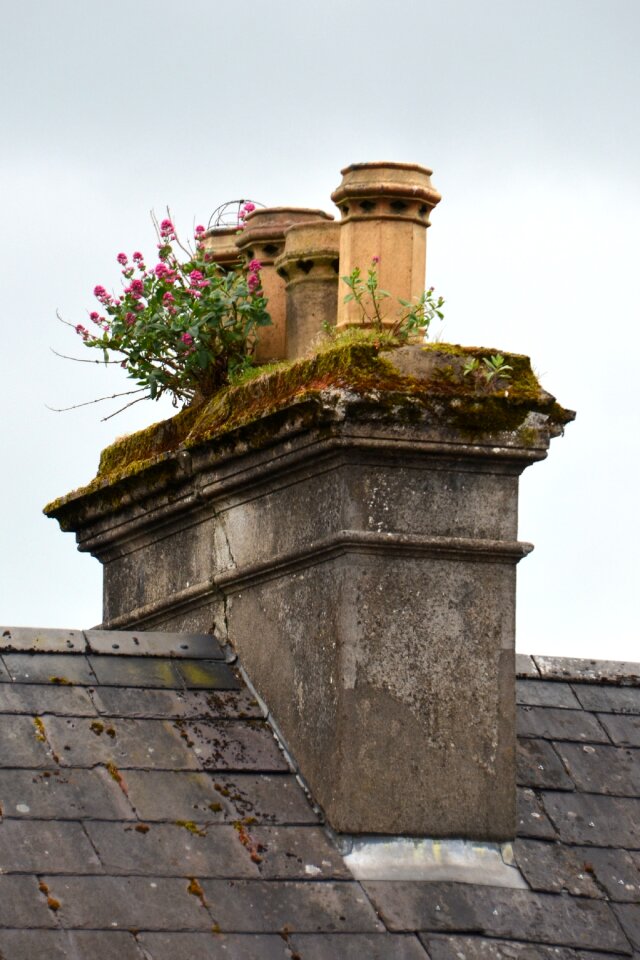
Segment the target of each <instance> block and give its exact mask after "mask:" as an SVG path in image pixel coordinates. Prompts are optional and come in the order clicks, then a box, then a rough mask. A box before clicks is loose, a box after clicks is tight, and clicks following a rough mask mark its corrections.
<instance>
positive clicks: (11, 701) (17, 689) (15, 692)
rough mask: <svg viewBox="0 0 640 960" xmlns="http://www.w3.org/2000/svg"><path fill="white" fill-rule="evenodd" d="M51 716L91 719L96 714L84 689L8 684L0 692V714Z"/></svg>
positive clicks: (62, 686) (54, 685)
mask: <svg viewBox="0 0 640 960" xmlns="http://www.w3.org/2000/svg"><path fill="white" fill-rule="evenodd" d="M2 713H28V714H30V715H31V716H34V715H36V714H40V713H55V714H59V715H60V716H73V717H95V716H96V715H97V710H96V708H95V707H94V705H93V702H92V700H91V697H90V696H89V693H88V691H87V689H86V688H85V687H68V686H65V685H61V686H58V685H57V684H51V685H50V686H45V685H44V684H29V683H11V684H9V683H8V684H6V685H5V686H3V687H2V689H1V690H0V714H2Z"/></svg>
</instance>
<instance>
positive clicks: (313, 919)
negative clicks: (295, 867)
mask: <svg viewBox="0 0 640 960" xmlns="http://www.w3.org/2000/svg"><path fill="white" fill-rule="evenodd" d="M202 886H203V888H204V892H205V897H206V899H207V902H208V904H209V909H210V911H211V915H212V916H213V918H214V920H215V922H216V923H217V924H218V925H219V926H220V929H221V930H222V931H223V932H225V931H228V932H230V933H231V932H232V933H276V932H278V931H280V930H282V929H283V927H287V928H288V929H289V930H290V931H291V932H292V933H293V932H294V931H296V932H300V933H315V932H317V931H318V930H321V931H323V932H327V933H331V932H339V931H341V932H345V933H361V932H362V933H368V932H372V933H375V932H384V927H383V925H382V924H381V923H380V921H379V920H378V919H377V917H376V915H375V912H374V910H373V908H372V907H371V904H370V903H369V902H368V900H367V898H366V897H365V895H364V893H363V892H362V889H361V888H360V886H359V885H358V884H357V883H354V882H339V883H332V882H331V881H323V882H320V883H316V882H314V881H302V882H300V881H295V880H284V881H283V880H239V881H229V880H206V879H205V880H203V881H202Z"/></svg>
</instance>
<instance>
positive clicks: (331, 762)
mask: <svg viewBox="0 0 640 960" xmlns="http://www.w3.org/2000/svg"><path fill="white" fill-rule="evenodd" d="M343 175H344V179H343V183H342V185H341V187H340V188H339V189H338V190H337V191H336V193H335V194H334V199H335V200H336V202H337V203H338V205H339V207H340V208H341V210H342V214H343V220H342V221H341V223H340V224H335V225H334V224H331V223H330V222H327V221H328V220H329V219H330V218H329V217H328V215H327V214H325V213H322V211H315V210H300V209H291V208H273V209H270V210H260V211H256V213H255V214H253V215H252V216H251V217H250V218H248V222H247V228H246V230H245V232H244V233H243V235H242V236H241V237H239V238H238V245H239V246H240V248H241V250H242V254H243V255H244V256H247V257H256V258H257V259H260V260H262V262H263V264H265V270H264V285H265V292H266V293H267V295H268V296H269V297H270V303H269V307H270V309H271V310H272V316H273V318H274V330H273V331H272V334H271V337H270V339H269V340H268V341H267V340H265V341H264V342H262V341H261V357H262V358H263V359H266V358H267V356H269V357H281V356H284V351H285V280H284V279H283V277H284V278H286V281H287V311H288V312H287V320H286V322H287V330H288V336H289V345H290V347H289V348H290V350H291V355H292V356H293V355H297V354H299V353H300V352H303V350H304V347H305V343H307V345H308V342H309V340H312V339H313V337H314V336H315V334H316V331H317V329H318V324H319V322H320V318H321V317H322V318H323V321H324V320H326V321H327V322H330V320H331V316H332V309H333V308H332V306H331V304H334V305H335V299H334V291H335V282H336V280H335V277H336V274H335V263H334V261H335V252H336V249H337V245H336V237H335V234H336V231H338V232H339V258H340V263H339V273H340V275H345V274H348V273H349V272H350V271H351V270H352V269H353V267H354V266H360V267H361V269H363V270H364V269H366V267H367V265H368V263H369V262H370V259H371V257H372V256H379V257H380V281H381V285H382V286H383V287H384V288H386V289H389V290H390V292H391V293H393V296H394V297H398V296H401V297H403V298H405V299H410V298H411V297H412V296H418V295H419V294H420V292H421V287H422V285H423V283H424V239H425V233H426V227H427V223H428V213H429V210H430V209H431V208H432V207H433V206H434V205H435V204H436V203H437V202H438V201H439V199H440V197H439V195H438V194H437V193H436V192H435V190H434V189H433V187H432V186H431V183H430V172H429V171H428V170H426V168H424V167H420V166H417V165H415V164H390V163H381V164H354V165H352V166H350V167H346V168H345V170H344V171H343ZM309 221H313V222H309ZM285 238H286V245H285ZM276 257H279V259H278V260H277V264H276V262H275V261H276ZM277 271H280V275H279V273H278V272H277ZM314 284H316V285H315V286H314ZM341 300H342V298H341V297H340V296H339V297H338V301H339V302H338V305H337V317H338V327H341V326H342V327H345V326H349V325H350V324H353V323H355V322H356V319H355V317H354V316H353V315H352V314H351V312H350V311H349V310H345V309H344V308H343V306H342V305H341V304H340V301H341ZM357 322H358V323H359V319H358V321H357ZM503 356H504V364H505V366H504V367H503V369H504V374H499V373H498V374H492V373H491V363H492V359H495V351H494V350H490V349H486V348H480V347H462V346H458V345H452V344H426V345H424V344H408V345H405V346H397V347H395V348H381V347H380V345H379V344H376V343H375V342H373V341H372V340H369V341H365V340H360V341H357V340H356V341H354V342H353V343H347V344H346V345H345V344H344V343H340V342H338V344H337V345H334V346H331V345H329V346H328V347H326V348H325V349H323V351H322V352H321V353H318V354H316V355H314V356H310V357H307V358H304V359H301V360H297V361H294V362H293V363H291V364H290V365H289V366H288V367H285V368H284V369H279V370H276V371H275V372H274V373H271V374H268V375H265V376H264V377H260V378H256V379H254V380H252V381H251V380H250V381H248V382H246V383H244V384H242V385H241V386H238V387H231V388H225V390H223V391H222V392H221V393H220V394H219V395H216V396H214V397H213V398H211V400H210V401H208V402H207V403H205V404H203V405H202V406H201V407H199V408H197V409H193V410H187V411H186V412H184V413H181V414H178V416H177V417H174V418H173V419H171V420H168V421H166V422H165V423H161V424H156V425H155V426H153V427H150V428H148V429H147V430H144V431H141V432H140V433H138V434H134V435H133V436H131V437H125V438H123V439H121V440H119V441H116V443H114V444H113V445H112V446H111V447H109V448H107V449H106V450H105V451H104V452H103V454H102V458H101V463H100V468H99V471H98V475H97V477H96V478H95V479H94V480H93V481H92V482H91V483H90V484H89V485H88V486H86V487H85V488H82V489H80V490H77V491H74V492H73V493H71V494H69V495H68V496H66V497H63V498H61V499H60V500H59V501H56V502H54V503H52V504H50V505H49V506H48V507H47V508H46V513H47V514H48V515H49V516H51V517H55V518H57V519H58V520H59V522H60V525H61V527H62V528H63V529H64V530H73V531H75V532H76V536H77V539H78V543H79V549H80V550H82V551H88V552H90V553H92V554H93V555H94V556H96V557H97V558H98V559H99V560H100V561H101V562H102V563H103V564H104V614H103V617H104V622H103V626H104V627H105V628H109V629H125V628H134V627H135V629H138V630H139V629H166V630H183V631H196V632H206V631H209V630H211V629H212V626H215V631H216V633H217V635H218V637H219V638H220V639H222V640H224V641H227V642H228V643H230V644H231V646H232V647H233V649H234V650H235V651H236V652H237V654H238V656H239V660H240V663H241V664H242V666H243V668H244V669H245V670H246V673H247V675H248V677H249V678H250V680H251V682H252V684H253V685H254V687H255V689H256V691H257V693H258V694H259V695H260V697H261V698H262V699H263V701H264V702H265V703H266V704H267V706H268V709H269V711H270V717H271V719H272V720H273V722H274V723H275V725H276V726H277V728H278V729H279V731H280V733H281V736H282V738H283V740H284V741H285V743H286V744H287V746H288V748H289V750H290V752H291V755H292V756H293V757H294V758H295V761H296V763H297V765H298V767H299V770H300V773H301V775H302V777H303V778H304V779H305V780H306V782H307V783H308V785H309V788H310V790H311V793H312V795H313V797H314V799H315V800H316V802H318V803H319V804H320V806H321V807H322V808H323V810H324V812H325V815H326V817H327V820H328V822H329V823H330V825H331V826H332V827H333V829H334V830H335V831H337V832H340V833H344V834H348V835H351V836H353V835H364V836H368V835H387V836H389V835H390V836H405V837H427V838H447V837H448V838H460V839H471V840H474V841H475V840H479V841H504V840H508V839H510V838H512V837H513V836H514V833H515V719H514V715H515V697H514V692H515V666H514V646H515V636H514V633H515V597H516V566H517V564H518V562H519V561H520V560H521V559H522V558H523V557H525V556H526V555H527V554H528V553H529V552H530V550H531V549H532V547H531V544H528V543H523V542H521V541H519V540H518V537H517V527H518V516H517V513H518V480H519V476H520V474H521V473H522V471H523V470H524V469H525V468H526V467H528V466H530V465H531V464H533V463H535V462H537V461H539V460H543V459H544V458H545V457H546V456H547V450H548V447H549V443H550V441H551V439H552V438H553V437H556V436H558V435H559V434H560V433H562V432H563V430H564V426H565V425H566V424H567V423H568V422H569V421H571V420H572V419H573V418H574V414H573V413H572V411H570V410H565V409H563V408H562V407H561V406H560V405H559V404H558V403H557V402H556V401H555V398H554V397H552V396H551V395H550V394H548V393H547V392H546V391H545V390H544V389H543V388H542V387H541V386H540V384H539V383H538V381H537V379H536V377H535V375H534V373H533V372H532V369H531V365H530V362H529V359H528V358H527V357H524V356H521V355H518V354H511V353H507V352H506V351H503ZM485 371H486V373H485ZM507 371H508V373H507Z"/></svg>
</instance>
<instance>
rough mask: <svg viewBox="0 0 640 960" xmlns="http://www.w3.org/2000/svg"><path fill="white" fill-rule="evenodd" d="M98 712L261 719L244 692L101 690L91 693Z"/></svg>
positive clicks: (147, 689)
mask: <svg viewBox="0 0 640 960" xmlns="http://www.w3.org/2000/svg"><path fill="white" fill-rule="evenodd" d="M93 699H94V702H95V704H96V706H97V708H98V710H99V711H100V713H104V714H109V715H110V716H113V717H134V718H135V717H141V718H143V717H162V718H164V717H173V718H176V719H182V718H187V717H194V718H195V717H205V718H209V719H214V718H216V717H220V718H228V719H244V718H252V717H256V718H258V717H261V716H262V712H261V710H260V707H259V706H258V703H257V701H256V700H254V699H253V697H252V696H251V694H250V693H249V692H248V691H247V690H158V689H152V688H149V687H122V688H118V687H100V688H99V689H97V690H96V692H95V693H94V694H93Z"/></svg>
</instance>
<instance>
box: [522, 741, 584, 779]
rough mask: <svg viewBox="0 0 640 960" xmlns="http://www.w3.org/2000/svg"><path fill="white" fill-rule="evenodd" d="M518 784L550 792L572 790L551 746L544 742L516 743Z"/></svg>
mask: <svg viewBox="0 0 640 960" xmlns="http://www.w3.org/2000/svg"><path fill="white" fill-rule="evenodd" d="M518 784H519V785H520V786H523V787H547V788H548V789H550V790H573V788H574V786H573V782H572V780H571V778H570V777H569V776H568V775H567V773H566V771H565V769H564V767H563V766H562V763H561V761H560V759H559V757H558V755H557V753H555V751H554V749H553V746H552V745H551V744H550V743H548V742H547V741H546V740H520V742H519V743H518Z"/></svg>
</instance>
